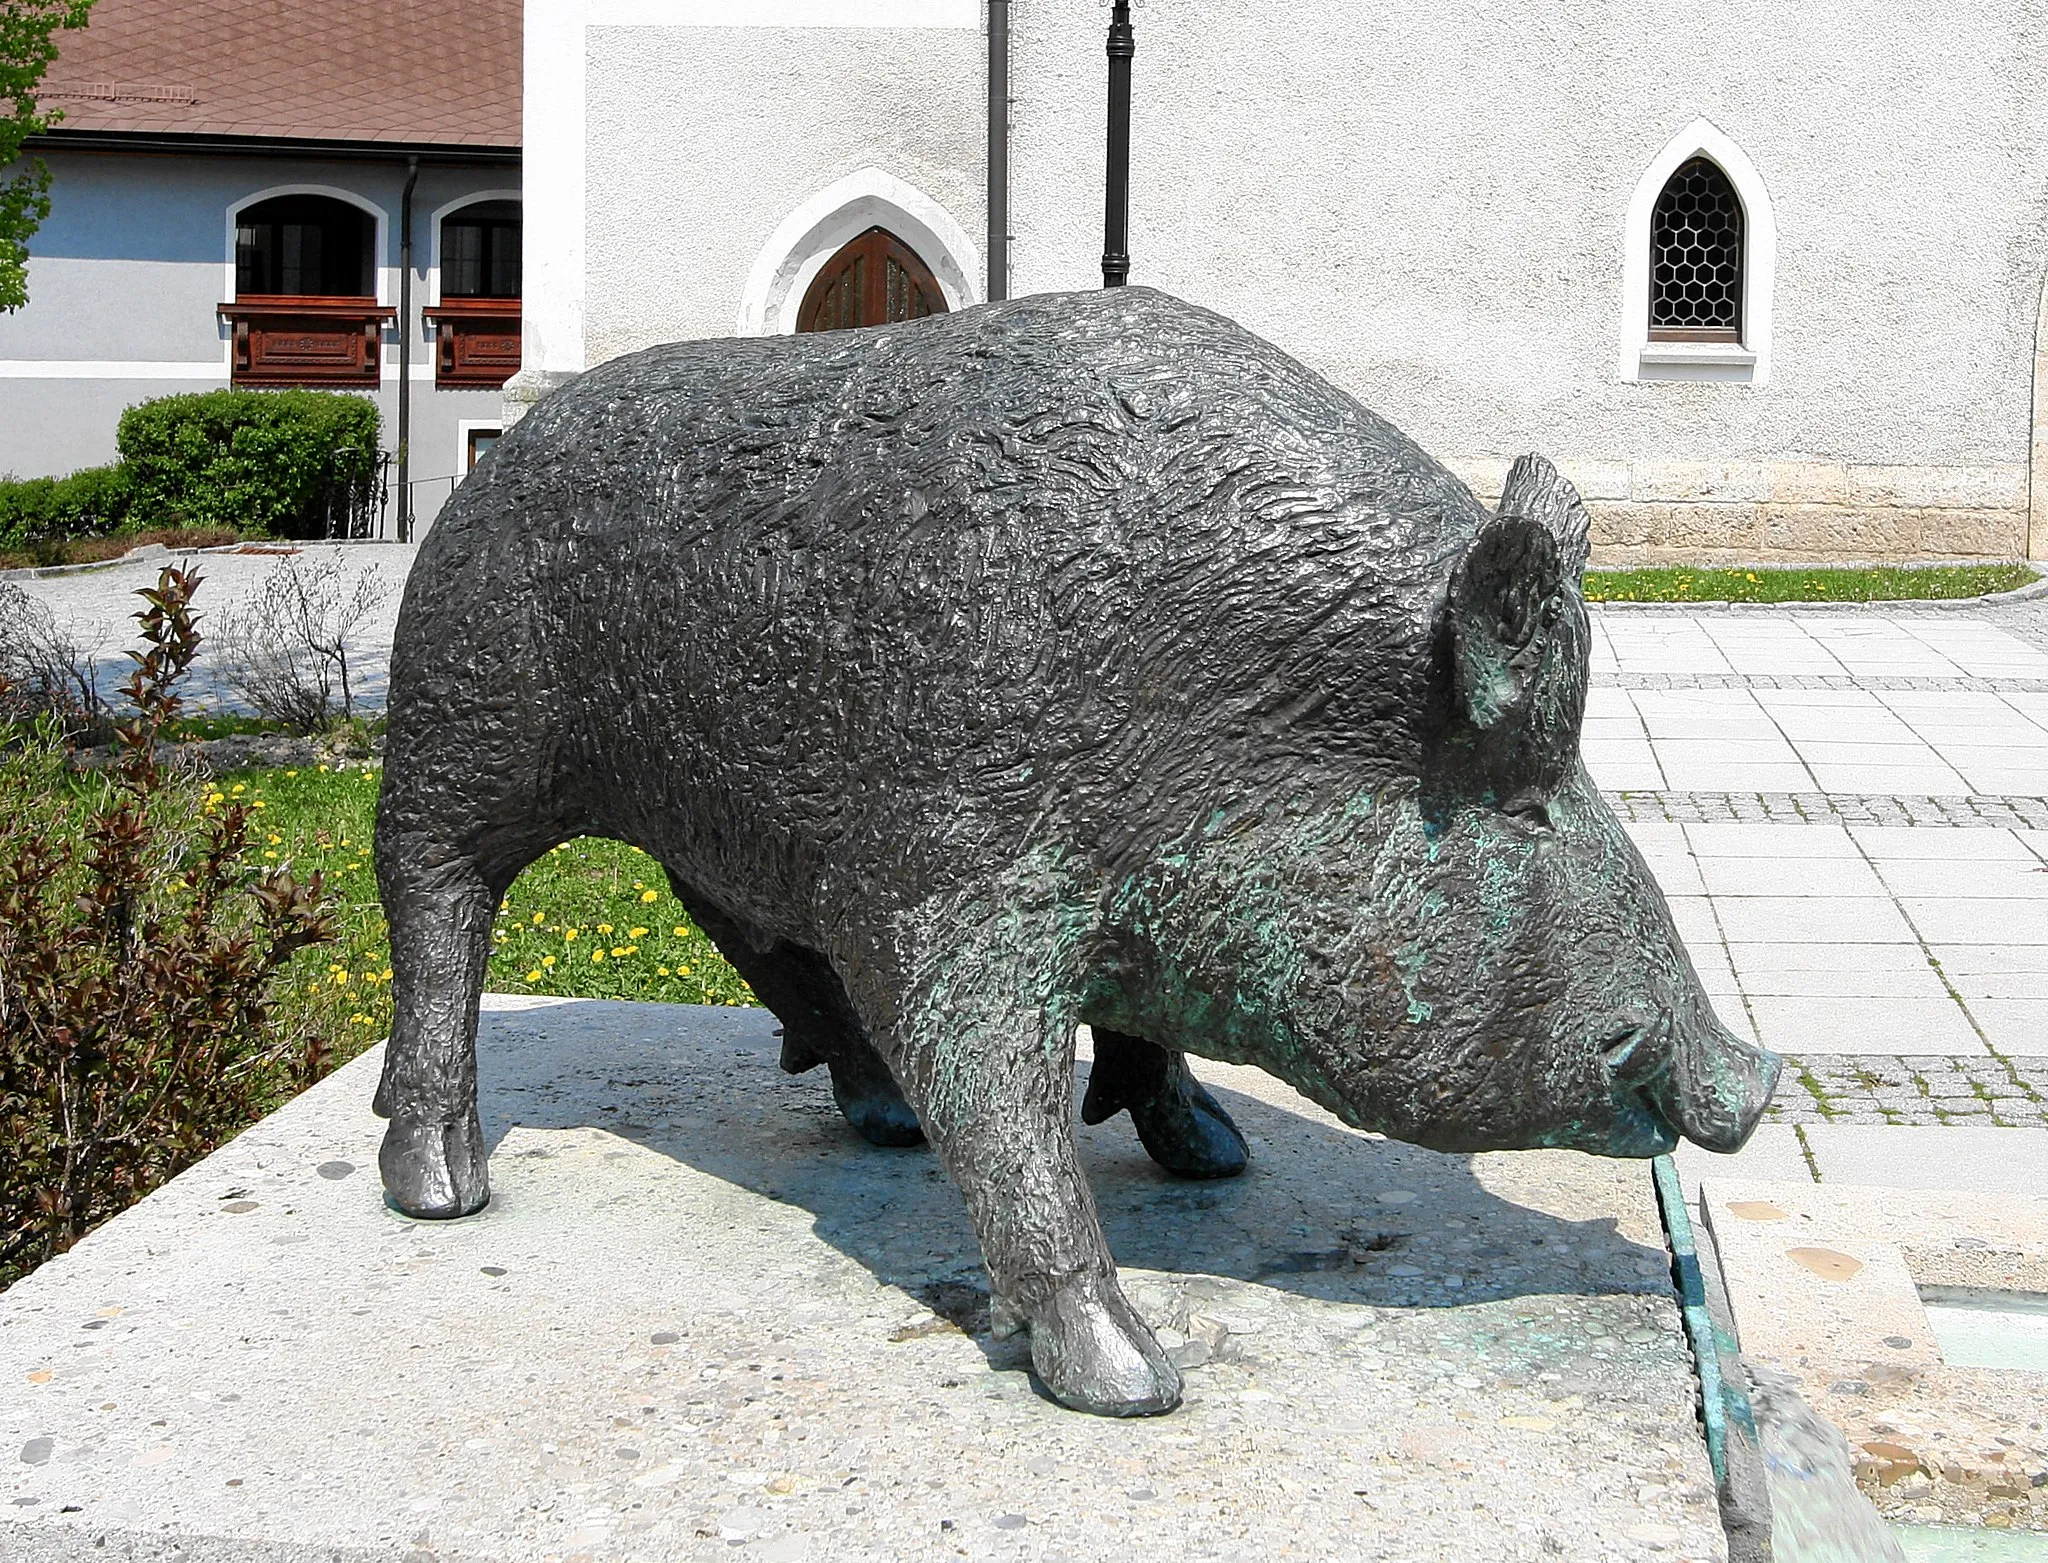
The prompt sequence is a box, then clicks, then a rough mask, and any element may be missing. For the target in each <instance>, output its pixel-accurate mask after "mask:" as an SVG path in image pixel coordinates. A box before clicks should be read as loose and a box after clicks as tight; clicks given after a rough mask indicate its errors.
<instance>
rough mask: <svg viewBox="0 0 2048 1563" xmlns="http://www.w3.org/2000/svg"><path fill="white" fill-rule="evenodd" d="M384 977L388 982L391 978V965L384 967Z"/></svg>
mask: <svg viewBox="0 0 2048 1563" xmlns="http://www.w3.org/2000/svg"><path fill="white" fill-rule="evenodd" d="M383 977H384V980H385V981H386V982H389V981H390V980H391V968H390V967H389V966H386V967H385V968H384V972H383Z"/></svg>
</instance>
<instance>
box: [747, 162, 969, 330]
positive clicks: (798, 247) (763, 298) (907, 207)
mask: <svg viewBox="0 0 2048 1563" xmlns="http://www.w3.org/2000/svg"><path fill="white" fill-rule="evenodd" d="M876 226H880V227H883V228H887V229H888V230H889V231H890V232H891V233H893V234H895V235H896V237H897V238H899V239H901V240H902V241H903V242H904V243H905V244H908V245H909V246H910V247H911V248H912V249H914V250H916V251H917V253H918V255H919V256H920V257H922V258H923V260H924V263H925V264H926V265H927V266H929V267H931V269H932V275H933V276H934V277H936V278H937V279H938V282H939V289H940V291H941V292H943V293H944V294H945V295H946V307H947V308H948V309H963V308H965V307H966V306H967V305H969V304H978V303H980V302H981V295H980V293H979V292H978V291H977V290H976V287H975V280H974V279H975V278H977V277H979V276H980V275H981V251H980V250H979V249H977V248H976V247H975V243H974V241H973V240H972V239H970V238H969V237H968V236H967V230H966V229H965V228H962V227H961V226H960V224H959V223H957V222H955V221H954V220H953V216H952V214H951V213H950V212H948V211H947V210H946V209H945V208H944V207H943V206H941V205H939V203H938V202H937V201H934V200H933V199H932V198H931V197H930V196H928V195H926V194H925V193H924V192H923V191H922V190H920V189H918V188H917V187H916V186H915V185H913V184H910V183H908V182H907V181H905V180H902V179H898V178H897V177H896V176H895V175H894V174H891V173H888V172H886V171H884V170H883V169H879V168H863V169H861V170H859V171H858V172H856V173H852V174H848V175H847V176H846V177H845V178H844V179H841V180H838V181H837V182H836V183H833V184H830V185H827V186H826V187H825V188H824V189H823V190H820V191H819V192H818V193H817V194H816V195H814V196H812V197H811V198H810V199H809V200H808V201H806V202H804V204H803V205H801V206H799V207H798V208H797V209H796V210H795V211H793V212H791V213H790V214H789V215H788V216H787V217H785V218H783V219H782V221H781V222H780V223H779V224H777V225H776V229H775V232H774V233H773V234H771V235H770V236H769V238H768V242H767V243H766V244H764V245H763V246H762V247H761V253H760V254H759V255H758V256H757V257H756V258H755V261H754V266H753V270H752V271H750V272H749V273H748V274H747V285H746V291H745V292H744V293H743V294H741V296H740V314H739V323H738V326H737V328H736V329H737V331H738V333H739V335H741V336H786V335H788V334H789V333H791V332H793V331H795V330H796V316H797V310H798V308H799V307H800V306H801V305H802V303H803V299H804V291H805V289H807V288H809V287H810V285H811V282H812V279H814V278H815V277H816V276H817V275H818V272H819V271H820V270H821V269H822V268H823V267H824V264H825V262H826V261H828V260H830V259H831V258H832V256H833V255H834V254H835V253H836V252H837V251H838V249H839V247H840V246H841V245H843V244H844V243H846V241H847V240H849V239H852V238H855V237H857V236H858V235H860V234H863V233H865V232H867V230H868V229H870V228H873V227H876Z"/></svg>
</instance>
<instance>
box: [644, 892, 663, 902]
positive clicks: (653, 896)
mask: <svg viewBox="0 0 2048 1563" xmlns="http://www.w3.org/2000/svg"><path fill="white" fill-rule="evenodd" d="M660 899H661V897H660V895H659V894H658V893H656V892H655V891H652V890H643V891H641V892H640V900H641V902H642V903H643V904H645V903H647V902H649V901H658V900H660Z"/></svg>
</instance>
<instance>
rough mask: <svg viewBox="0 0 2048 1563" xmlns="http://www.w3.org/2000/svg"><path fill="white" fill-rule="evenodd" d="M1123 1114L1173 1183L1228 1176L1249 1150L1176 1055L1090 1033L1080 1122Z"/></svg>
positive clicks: (1138, 1040) (1113, 1034) (1132, 1039)
mask: <svg viewBox="0 0 2048 1563" xmlns="http://www.w3.org/2000/svg"><path fill="white" fill-rule="evenodd" d="M1126 1109H1128V1110H1129V1112H1130V1115H1131V1122H1132V1123H1133V1124H1135V1125H1136V1126H1137V1130H1138V1142H1139V1143H1140V1144H1141V1145H1143V1146H1144V1147H1145V1153H1146V1154H1147V1155H1148V1156H1150V1157H1151V1158H1152V1159H1153V1160H1154V1161H1156V1162H1158V1163H1159V1165H1160V1166H1162V1167H1164V1168H1165V1169H1166V1170H1167V1171H1168V1172H1170V1173H1172V1174H1173V1175H1174V1176H1175V1177H1177V1178H1234V1177H1236V1176H1237V1175H1238V1174H1239V1173H1240V1172H1242V1171H1244V1169H1245V1163H1246V1162H1247V1161H1249V1160H1250V1159H1251V1152H1250V1150H1249V1149H1248V1148H1247V1147H1246V1145H1245V1143H1244V1136H1243V1135H1242V1134H1239V1133H1238V1132H1237V1125H1236V1124H1234V1123H1232V1122H1231V1121H1230V1114H1229V1113H1227V1112H1225V1111H1224V1110H1223V1105H1222V1104H1221V1103H1220V1102H1218V1101H1217V1100H1216V1098H1215V1097H1213V1096H1211V1095H1210V1094H1209V1093H1208V1091H1207V1089H1205V1088H1204V1087H1203V1085H1202V1082H1201V1081H1199V1080H1197V1079H1196V1078H1195V1076H1194V1072H1193V1071H1192V1070H1190V1069H1189V1068H1188V1061H1187V1059H1186V1058H1184V1057H1183V1056H1182V1055H1181V1054H1179V1053H1177V1052H1174V1051H1171V1050H1169V1049H1167V1048H1163V1047H1160V1046H1159V1045H1158V1044H1157V1043H1154V1042H1148V1041H1146V1040H1145V1039H1144V1038H1143V1037H1136V1036H1132V1035H1130V1034H1129V1033H1128V1032H1123V1031H1109V1030H1106V1029H1104V1028H1103V1027H1101V1026H1097V1027H1096V1028H1095V1067H1094V1068H1093V1069H1092V1070H1090V1071H1089V1074H1088V1094H1087V1096H1086V1097H1085V1099H1084V1100H1083V1101H1082V1103H1081V1121H1082V1122H1083V1123H1103V1122H1106V1121H1107V1120H1109V1119H1110V1118H1113V1117H1115V1116H1116V1115H1117V1114H1118V1113H1120V1112H1123V1111H1125V1110H1126Z"/></svg>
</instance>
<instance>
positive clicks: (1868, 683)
mask: <svg viewBox="0 0 2048 1563" xmlns="http://www.w3.org/2000/svg"><path fill="white" fill-rule="evenodd" d="M1591 682H1592V685H1593V687H1594V688H1595V689H1932V690H1944V691H1955V692H1964V691H1975V692H1978V693H1981V694H1991V695H2024V694H2040V693H2043V692H2048V678H1961V677H1958V678H1906V677H1901V676H1895V675H1890V674H1864V673H1595V674H1594V675H1593V676H1592V680H1591Z"/></svg>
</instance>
